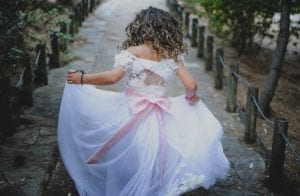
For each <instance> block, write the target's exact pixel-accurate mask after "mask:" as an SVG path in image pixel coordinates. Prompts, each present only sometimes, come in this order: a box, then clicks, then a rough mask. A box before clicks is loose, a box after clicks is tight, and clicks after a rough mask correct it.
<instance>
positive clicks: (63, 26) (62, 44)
mask: <svg viewBox="0 0 300 196" xmlns="http://www.w3.org/2000/svg"><path fill="white" fill-rule="evenodd" d="M60 32H61V33H63V34H67V33H68V32H67V24H66V23H64V22H63V23H61V25H60ZM59 47H60V49H61V50H62V51H66V50H67V47H68V46H67V42H66V41H65V40H64V39H60V46H59Z"/></svg>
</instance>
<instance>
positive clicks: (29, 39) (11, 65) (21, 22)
mask: <svg viewBox="0 0 300 196" xmlns="http://www.w3.org/2000/svg"><path fill="white" fill-rule="evenodd" d="M63 12H65V8H63V7H61V6H58V5H54V4H49V3H48V1H46V0H17V1H7V2H6V3H4V4H2V5H1V7H0V18H1V20H0V26H1V29H0V64H1V67H0V76H1V75H2V76H4V75H6V76H8V77H10V76H13V75H14V74H15V72H17V70H19V69H21V68H22V61H23V60H24V56H26V53H27V51H32V49H33V48H34V46H33V45H32V43H38V42H46V40H45V39H46V38H47V33H48V32H47V31H51V30H52V31H53V30H55V28H57V26H58V25H57V24H60V23H62V22H64V23H68V20H63V19H56V18H58V17H59V15H60V14H61V13H63ZM41 24H42V25H41ZM28 29H30V30H28ZM45 31H46V32H45ZM35 32H39V34H38V33H35ZM41 34H46V35H44V36H41ZM60 37H62V38H63V39H64V40H66V41H70V40H71V37H70V35H68V34H60Z"/></svg>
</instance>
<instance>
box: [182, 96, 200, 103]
mask: <svg viewBox="0 0 300 196" xmlns="http://www.w3.org/2000/svg"><path fill="white" fill-rule="evenodd" d="M185 99H186V101H187V102H188V103H189V104H190V105H194V104H195V103H197V102H198V101H199V96H198V95H193V96H191V97H187V96H186V97H185Z"/></svg>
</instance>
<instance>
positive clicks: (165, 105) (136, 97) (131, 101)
mask: <svg viewBox="0 0 300 196" xmlns="http://www.w3.org/2000/svg"><path fill="white" fill-rule="evenodd" d="M126 95H127V97H128V105H129V109H130V110H131V112H132V114H133V117H132V118H131V120H130V121H129V122H127V123H126V124H125V125H124V126H123V127H121V128H120V129H119V130H118V131H117V132H116V133H115V134H114V135H113V136H112V137H111V138H110V139H109V140H108V141H107V142H106V143H105V144H104V145H103V146H102V147H100V148H99V149H98V150H97V151H96V152H95V153H94V154H93V155H92V156H91V157H90V158H89V159H88V160H87V163H96V162H97V161H98V160H99V159H101V157H102V156H103V155H105V154H106V153H107V151H109V149H110V148H111V147H112V146H113V145H114V144H116V143H117V142H118V141H119V140H121V139H122V138H123V137H124V136H125V135H127V134H128V133H129V132H130V131H131V130H132V129H131V127H132V126H133V125H135V124H137V123H139V122H140V121H141V120H142V119H144V118H145V117H146V116H147V115H148V114H149V113H150V112H151V111H154V112H155V115H156V117H157V119H158V122H159V126H160V132H159V140H160V153H159V154H160V159H159V160H160V161H161V163H160V164H161V171H160V177H161V179H160V180H162V176H163V173H164V168H165V160H166V156H167V155H166V152H167V151H166V149H167V132H166V127H165V122H164V115H163V111H166V112H169V110H170V106H171V103H170V101H169V100H168V99H167V98H166V97H164V96H145V95H142V94H139V93H137V92H135V91H134V90H132V89H128V90H127V91H126Z"/></svg>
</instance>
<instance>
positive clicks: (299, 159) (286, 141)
mask: <svg viewBox="0 0 300 196" xmlns="http://www.w3.org/2000/svg"><path fill="white" fill-rule="evenodd" d="M279 133H280V135H281V136H282V138H283V140H284V142H285V143H286V145H287V147H288V150H289V151H290V152H291V153H292V154H293V156H294V159H295V161H297V162H298V163H300V156H299V154H297V152H296V150H295V148H294V147H293V146H292V145H291V143H290V142H289V140H288V138H287V137H286V136H285V134H284V133H282V131H280V132H279Z"/></svg>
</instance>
